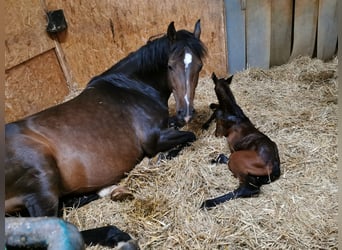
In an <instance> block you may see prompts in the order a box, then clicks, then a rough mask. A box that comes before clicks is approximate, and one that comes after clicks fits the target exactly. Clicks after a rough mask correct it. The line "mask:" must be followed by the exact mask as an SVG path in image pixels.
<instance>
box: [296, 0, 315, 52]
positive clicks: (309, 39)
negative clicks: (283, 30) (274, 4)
mask: <svg viewBox="0 0 342 250" xmlns="http://www.w3.org/2000/svg"><path fill="white" fill-rule="evenodd" d="M294 8H295V14H294V28H293V49H292V53H291V58H294V57H297V56H299V55H301V56H310V57H312V56H313V53H314V49H315V42H316V30H317V14H318V0H297V1H295V6H294Z"/></svg>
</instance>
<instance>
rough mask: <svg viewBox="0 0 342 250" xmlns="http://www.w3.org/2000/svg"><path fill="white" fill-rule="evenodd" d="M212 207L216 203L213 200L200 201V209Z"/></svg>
mask: <svg viewBox="0 0 342 250" xmlns="http://www.w3.org/2000/svg"><path fill="white" fill-rule="evenodd" d="M213 207H216V203H215V202H214V201H213V200H206V201H204V202H203V203H202V205H201V207H200V208H201V209H211V208H213Z"/></svg>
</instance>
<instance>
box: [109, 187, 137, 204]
mask: <svg viewBox="0 0 342 250" xmlns="http://www.w3.org/2000/svg"><path fill="white" fill-rule="evenodd" d="M110 199H111V200H112V201H124V200H133V199H134V195H133V193H132V192H131V191H129V190H128V189H127V188H126V187H122V186H118V187H116V188H114V189H113V191H112V193H111V194H110Z"/></svg>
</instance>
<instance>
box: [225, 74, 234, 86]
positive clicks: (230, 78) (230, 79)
mask: <svg viewBox="0 0 342 250" xmlns="http://www.w3.org/2000/svg"><path fill="white" fill-rule="evenodd" d="M233 76H234V75H231V76H230V77H228V78H227V79H226V80H225V81H226V83H227V84H228V85H230V84H231V83H232V81H233Z"/></svg>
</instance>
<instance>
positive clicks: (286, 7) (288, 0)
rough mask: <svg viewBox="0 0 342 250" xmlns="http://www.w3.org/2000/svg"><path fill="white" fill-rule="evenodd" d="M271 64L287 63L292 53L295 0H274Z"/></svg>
mask: <svg viewBox="0 0 342 250" xmlns="http://www.w3.org/2000/svg"><path fill="white" fill-rule="evenodd" d="M271 4H272V10H271V12H272V13H271V51H270V66H274V65H282V64H284V63H286V62H287V61H288V60H289V58H290V55H291V40H292V37H291V36H292V14H293V0H282V1H272V3H271Z"/></svg>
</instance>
